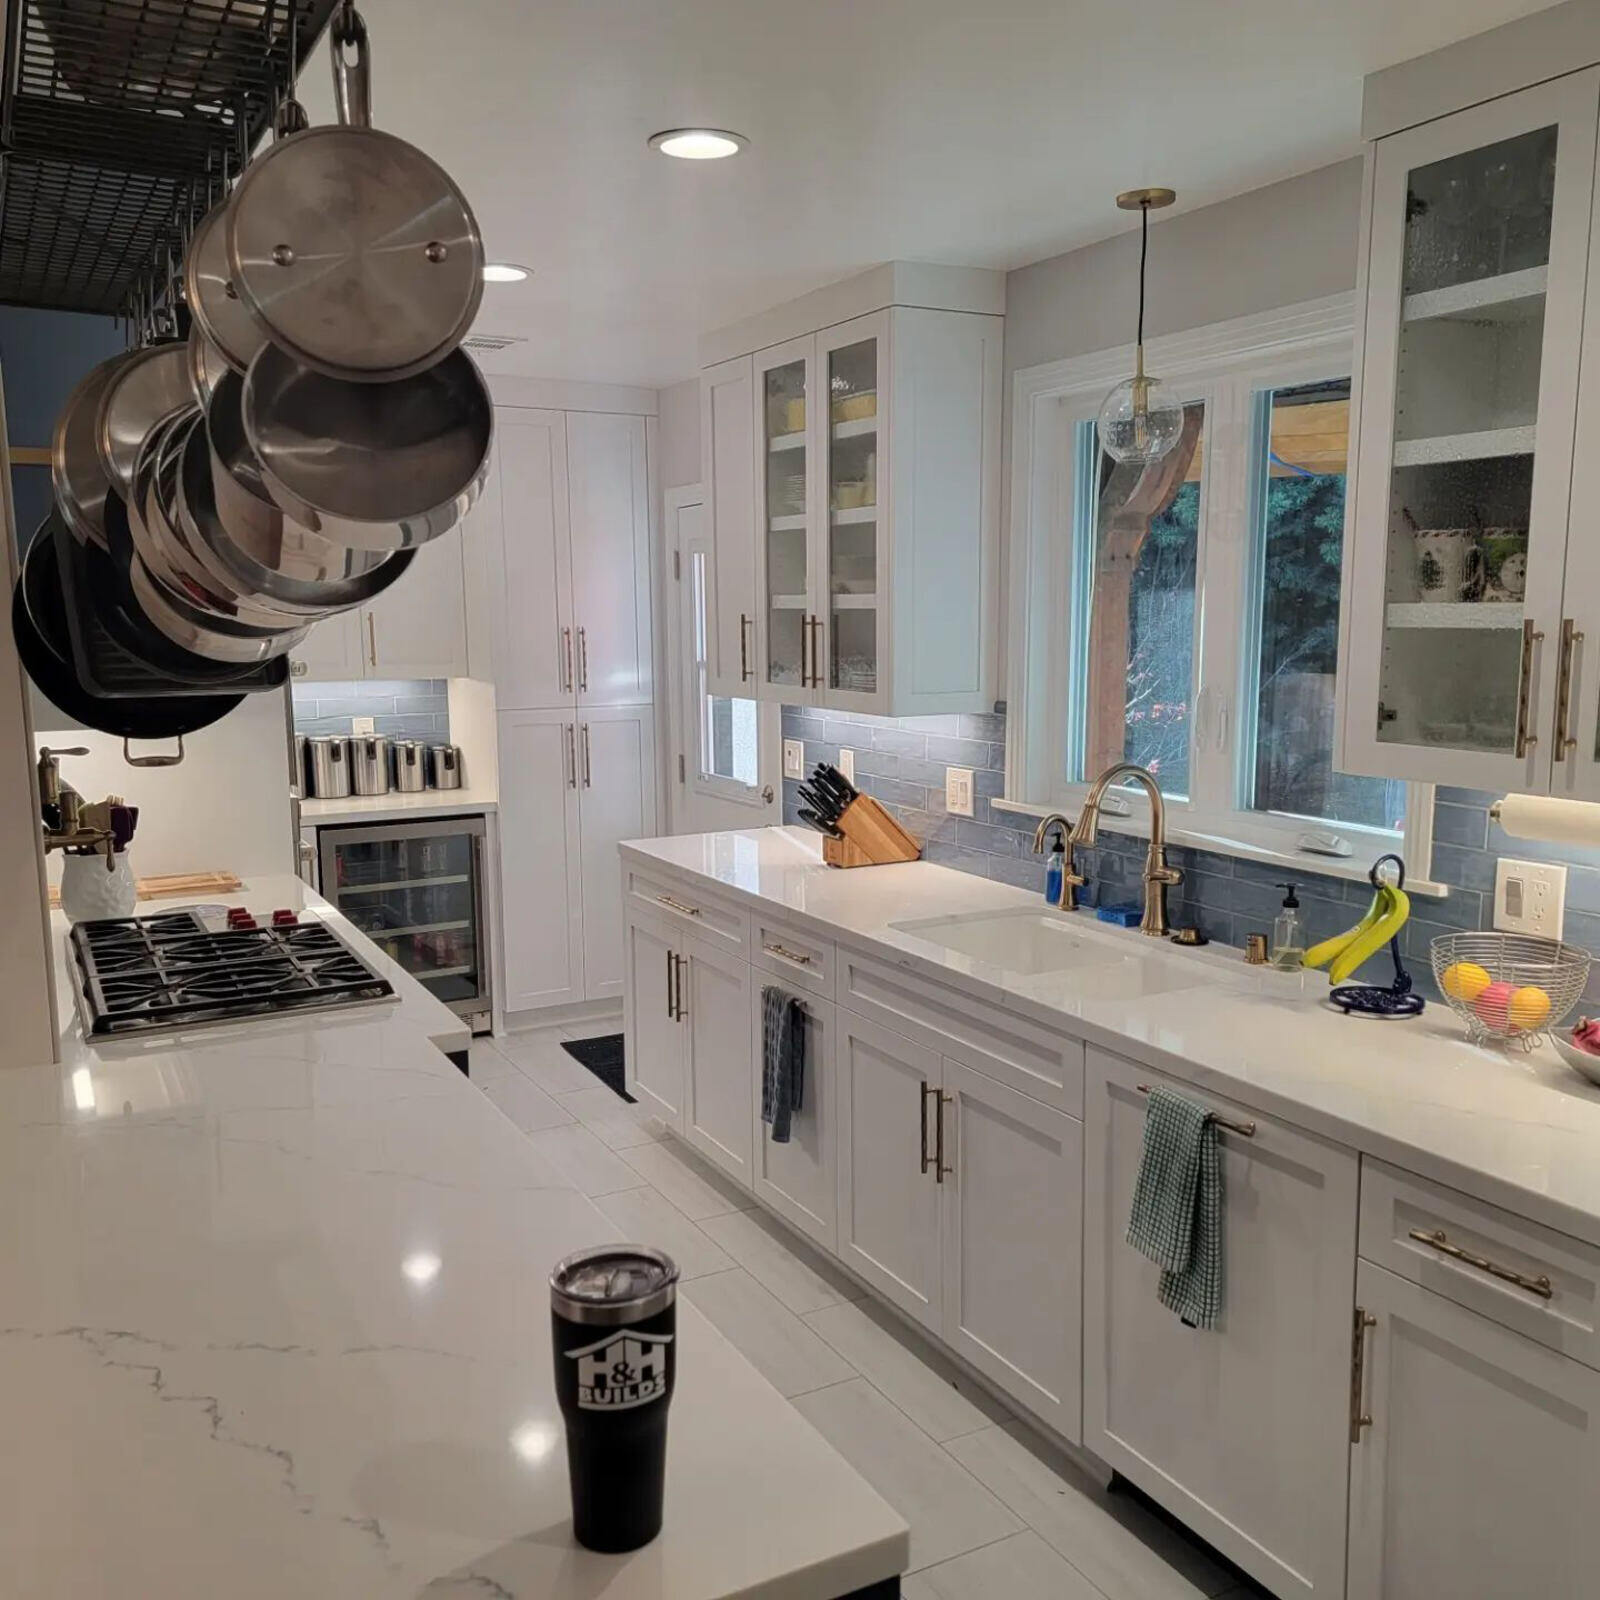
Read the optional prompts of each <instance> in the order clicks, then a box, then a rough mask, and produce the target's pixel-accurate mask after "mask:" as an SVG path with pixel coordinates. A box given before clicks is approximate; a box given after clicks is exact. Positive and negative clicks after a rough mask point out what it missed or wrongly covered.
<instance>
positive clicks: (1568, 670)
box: [1556, 617, 1583, 761]
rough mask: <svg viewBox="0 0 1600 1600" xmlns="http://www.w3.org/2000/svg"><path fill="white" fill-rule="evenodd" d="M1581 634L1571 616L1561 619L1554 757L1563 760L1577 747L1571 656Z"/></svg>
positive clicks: (1581, 638)
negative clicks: (1573, 718)
mask: <svg viewBox="0 0 1600 1600" xmlns="http://www.w3.org/2000/svg"><path fill="white" fill-rule="evenodd" d="M1582 643H1583V635H1582V634H1581V633H1580V632H1579V631H1578V625H1577V624H1576V623H1575V622H1574V621H1573V620H1572V618H1571V617H1563V618H1562V619H1561V668H1560V671H1559V672H1558V673H1557V675H1556V759H1557V760H1558V761H1561V760H1565V758H1566V757H1567V756H1570V755H1571V754H1572V752H1573V751H1574V750H1576V749H1577V748H1578V740H1577V736H1576V735H1575V734H1574V733H1573V732H1572V724H1571V717H1572V658H1573V656H1574V655H1575V654H1576V651H1577V646H1579V645H1580V644H1582Z"/></svg>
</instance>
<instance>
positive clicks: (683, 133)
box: [650, 128, 750, 161]
mask: <svg viewBox="0 0 1600 1600" xmlns="http://www.w3.org/2000/svg"><path fill="white" fill-rule="evenodd" d="M749 143H750V141H749V140H748V139H747V138H745V136H744V135H743V134H742V133H729V132H728V130H727V129H726V128H668V129H667V130H666V131H665V132H664V133H652V134H651V135H650V148H651V149H652V150H659V151H660V152H661V153H662V155H664V156H677V157H678V159H679V160H680V161H721V160H722V159H723V157H724V156H736V155H738V153H739V152H740V151H741V150H743V149H744V147H745V146H746V145H747V144H749Z"/></svg>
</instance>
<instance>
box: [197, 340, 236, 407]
mask: <svg viewBox="0 0 1600 1600" xmlns="http://www.w3.org/2000/svg"><path fill="white" fill-rule="evenodd" d="M231 370H232V369H231V368H230V367H229V366H228V363H227V361H226V359H225V358H224V357H223V354H222V352H221V351H220V350H219V349H218V348H217V347H216V345H214V344H212V342H211V341H210V340H209V339H208V338H206V336H205V335H204V334H203V333H202V332H201V331H200V324H199V322H198V321H196V322H194V323H192V324H191V325H190V327H189V382H190V384H191V385H192V386H193V389H194V398H195V400H196V401H197V402H198V403H199V404H200V405H202V406H203V405H205V404H206V403H207V402H208V401H209V400H210V399H211V396H212V393H213V392H214V391H215V389H216V387H217V385H218V383H220V382H221V381H222V375H223V373H225V372H229V371H231Z"/></svg>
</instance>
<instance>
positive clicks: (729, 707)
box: [683, 539, 760, 798]
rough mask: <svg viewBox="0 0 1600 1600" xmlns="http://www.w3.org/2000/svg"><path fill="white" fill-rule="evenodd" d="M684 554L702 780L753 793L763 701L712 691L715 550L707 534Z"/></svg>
mask: <svg viewBox="0 0 1600 1600" xmlns="http://www.w3.org/2000/svg"><path fill="white" fill-rule="evenodd" d="M683 554H684V556H685V558H686V559H687V561H688V571H687V574H686V576H687V578H688V584H687V589H688V594H687V600H688V604H689V616H688V623H689V627H688V633H689V642H690V651H689V662H688V668H689V705H690V706H691V707H692V708H694V715H695V719H696V724H697V730H696V736H695V738H694V739H693V740H692V741H688V740H686V741H685V742H686V743H689V745H690V748H691V750H693V751H695V752H697V755H696V757H695V778H696V781H697V786H699V787H701V788H703V789H706V790H708V791H710V792H722V793H727V794H728V795H729V797H730V798H745V797H747V796H748V795H753V793H754V791H755V788H756V785H757V783H758V781H759V774H760V717H759V707H758V706H757V704H756V702H755V701H754V700H735V699H732V698H729V697H728V696H725V695H714V694H708V693H707V692H706V684H707V681H708V660H709V656H708V651H707V641H706V629H707V626H708V624H707V615H708V610H707V607H708V602H709V591H708V587H707V575H708V570H709V554H708V552H707V550H706V546H705V543H704V541H703V540H701V539H693V540H690V541H689V542H688V543H687V544H686V546H685V548H684V552H683ZM740 791H743V793H741V792H740Z"/></svg>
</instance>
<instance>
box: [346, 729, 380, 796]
mask: <svg viewBox="0 0 1600 1600" xmlns="http://www.w3.org/2000/svg"><path fill="white" fill-rule="evenodd" d="M350 787H351V789H352V790H353V791H354V792H355V793H356V794H388V792H389V740H388V737H387V736H386V735H385V734H381V733H364V734H361V735H360V736H359V737H357V738H353V739H352V740H351V741H350Z"/></svg>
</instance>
